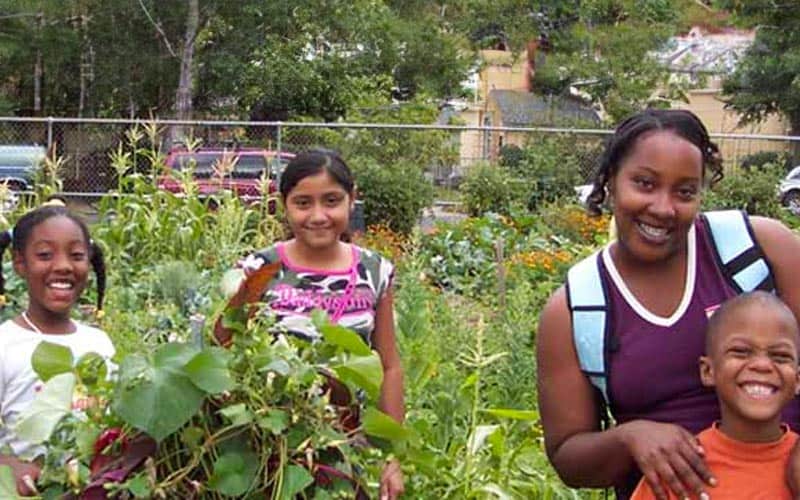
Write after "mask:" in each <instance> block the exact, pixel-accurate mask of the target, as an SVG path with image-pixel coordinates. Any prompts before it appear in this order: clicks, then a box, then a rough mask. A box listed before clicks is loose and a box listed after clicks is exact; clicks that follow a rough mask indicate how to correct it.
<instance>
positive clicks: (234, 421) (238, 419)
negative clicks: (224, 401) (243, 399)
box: [219, 403, 253, 426]
mask: <svg viewBox="0 0 800 500" xmlns="http://www.w3.org/2000/svg"><path fill="white" fill-rule="evenodd" d="M219 413H220V414H222V415H223V416H224V417H225V418H227V419H228V420H230V421H231V425H236V426H239V425H247V424H249V423H250V422H252V421H253V414H252V413H251V412H250V410H248V409H247V405H245V404H244V403H239V404H236V405H233V406H227V407H225V408H223V409H221V410H220V411H219Z"/></svg>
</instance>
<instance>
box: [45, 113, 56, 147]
mask: <svg viewBox="0 0 800 500" xmlns="http://www.w3.org/2000/svg"><path fill="white" fill-rule="evenodd" d="M52 147H53V117H52V116H48V117H47V154H55V151H52V152H51V150H50V148H52Z"/></svg>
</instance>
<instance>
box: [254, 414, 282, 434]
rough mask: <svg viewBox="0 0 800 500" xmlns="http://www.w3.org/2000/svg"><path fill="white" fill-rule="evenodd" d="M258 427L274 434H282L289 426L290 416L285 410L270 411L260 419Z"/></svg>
mask: <svg viewBox="0 0 800 500" xmlns="http://www.w3.org/2000/svg"><path fill="white" fill-rule="evenodd" d="M258 426H259V427H261V428H262V429H266V430H268V431H270V432H271V433H273V434H280V433H281V432H283V431H284V429H286V428H287V427H288V426H289V414H288V413H286V412H285V411H283V410H269V411H268V412H267V414H266V416H263V417H261V418H259V419H258Z"/></svg>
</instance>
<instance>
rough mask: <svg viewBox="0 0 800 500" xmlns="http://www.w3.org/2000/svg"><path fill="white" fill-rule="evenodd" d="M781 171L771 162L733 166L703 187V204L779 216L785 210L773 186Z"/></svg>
mask: <svg viewBox="0 0 800 500" xmlns="http://www.w3.org/2000/svg"><path fill="white" fill-rule="evenodd" d="M783 173H784V169H783V166H782V165H777V164H774V163H767V164H765V165H763V166H762V167H761V168H758V169H749V170H744V169H740V170H736V171H734V172H732V173H729V174H727V175H726V176H725V177H724V178H723V179H722V181H720V183H719V184H717V185H716V186H714V188H713V189H710V190H708V191H706V193H705V199H704V200H703V207H704V208H705V209H709V210H721V209H733V208H735V209H743V210H746V211H747V213H749V214H752V215H764V216H766V217H775V218H781V217H783V216H785V214H786V213H787V212H786V210H785V209H784V208H783V207H782V206H781V204H780V200H779V199H778V195H777V193H776V186H777V185H778V183H779V182H780V180H781V179H782V178H783Z"/></svg>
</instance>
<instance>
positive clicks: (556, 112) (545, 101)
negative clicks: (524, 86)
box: [488, 89, 600, 127]
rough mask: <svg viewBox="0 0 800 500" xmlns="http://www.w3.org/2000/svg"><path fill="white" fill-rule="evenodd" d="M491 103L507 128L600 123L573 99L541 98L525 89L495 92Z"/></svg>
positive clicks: (560, 97)
mask: <svg viewBox="0 0 800 500" xmlns="http://www.w3.org/2000/svg"><path fill="white" fill-rule="evenodd" d="M488 100H489V101H494V102H495V103H496V104H497V109H499V110H500V115H501V118H502V120H503V123H502V124H503V126H506V127H530V126H543V125H544V126H546V125H565V124H573V123H576V122H592V123H600V116H599V115H598V114H597V112H596V111H595V110H594V109H592V108H591V107H589V106H587V105H585V104H584V103H583V102H581V101H579V100H578V99H575V98H572V97H563V96H541V95H537V94H533V93H531V92H528V91H526V90H497V89H495V90H492V91H491V92H489V99H488Z"/></svg>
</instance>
